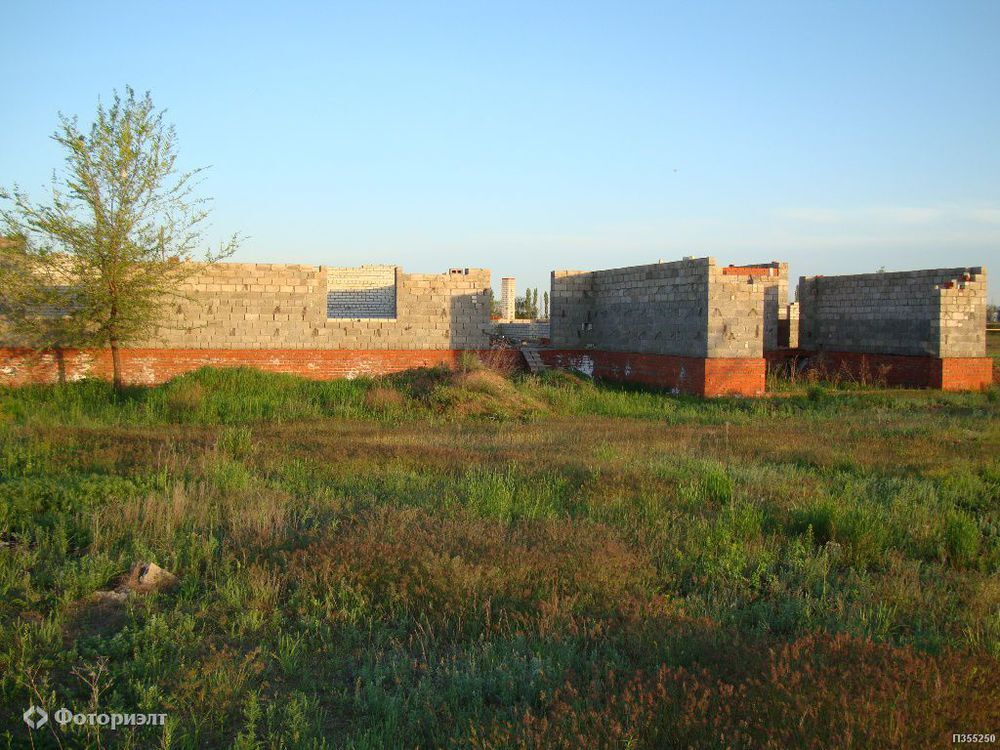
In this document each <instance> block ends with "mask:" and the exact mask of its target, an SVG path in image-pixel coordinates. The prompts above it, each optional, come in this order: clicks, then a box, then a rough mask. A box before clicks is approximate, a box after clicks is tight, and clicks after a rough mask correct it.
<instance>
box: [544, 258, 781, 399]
mask: <svg viewBox="0 0 1000 750" xmlns="http://www.w3.org/2000/svg"><path fill="white" fill-rule="evenodd" d="M781 270H782V269H781V266H780V264H765V265H760V266H743V267H736V266H726V267H721V266H718V265H717V264H716V262H715V260H714V259H713V258H697V259H685V260H681V261H676V262H673V263H653V264H650V265H645V266H630V267H626V268H613V269H609V270H603V271H553V272H552V311H551V316H550V317H551V322H550V325H551V334H550V335H551V347H552V348H551V349H547V350H542V351H541V352H540V356H541V357H542V360H543V361H544V362H545V363H546V364H547V365H551V366H559V367H571V368H575V369H578V370H581V371H584V372H587V373H588V374H591V375H595V376H598V377H602V378H606V379H609V380H620V381H627V382H637V383H644V384H647V385H653V386H657V387H661V388H669V389H672V390H676V391H679V392H683V393H695V394H699V395H704V396H716V395H724V394H740V395H758V394H761V393H763V392H764V376H765V360H764V335H765V328H766V322H765V308H766V305H765V298H766V296H767V294H766V290H767V289H769V288H772V287H776V286H777V279H778V277H779V276H780V274H781ZM785 285H786V288H787V271H786V276H785ZM773 325H774V329H775V332H776V330H777V307H774V321H773Z"/></svg>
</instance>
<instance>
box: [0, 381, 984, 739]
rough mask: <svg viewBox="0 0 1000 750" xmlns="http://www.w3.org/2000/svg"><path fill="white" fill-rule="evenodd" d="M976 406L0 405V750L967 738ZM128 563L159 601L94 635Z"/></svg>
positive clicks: (781, 402)
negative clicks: (148, 577)
mask: <svg viewBox="0 0 1000 750" xmlns="http://www.w3.org/2000/svg"><path fill="white" fill-rule="evenodd" d="M998 417H1000V398H998V397H997V392H996V391H995V390H993V391H990V392H986V393H975V394H942V393H935V392H913V391H881V392H869V391H860V390H854V391H851V390H837V389H832V388H824V387H821V386H810V387H805V386H802V387H800V386H789V387H787V388H785V389H784V390H783V392H782V393H781V394H780V396H778V397H774V398H769V399H759V400H739V399H720V400H714V401H701V400H698V399H693V398H686V397H680V396H670V395H666V394H658V393H650V392H643V391H638V390H628V389H619V388H611V387H606V386H598V385H594V384H593V383H590V382H588V381H585V380H582V379H577V378H575V377H572V376H569V375H565V374H558V373H547V374H546V375H545V376H544V377H541V378H538V377H524V378H518V379H515V380H514V381H511V380H509V379H507V378H504V377H502V376H500V375H497V374H495V373H492V372H489V371H481V370H478V371H477V370H474V369H471V368H470V370H469V371H468V372H464V373H459V374H449V373H446V372H444V371H440V370H434V371H424V372H420V373H410V374H406V375H402V376H397V377H394V378H390V379H385V380H380V381H368V380H356V381H350V382H348V381H339V382H327V383H316V382H309V381H304V380H299V379H297V378H294V377H290V376H287V377H286V376H277V375H264V374H261V373H257V372H253V371H249V370H230V371H211V370H204V371H200V372H197V373H193V374H191V375H187V376H184V377H182V378H179V379H178V380H175V381H173V382H172V383H169V384H167V385H165V386H161V387H158V388H153V389H139V388H137V389H133V390H130V391H127V392H125V393H123V394H119V395H116V394H114V393H113V392H112V391H111V390H110V388H109V387H108V386H107V385H105V384H103V383H98V382H81V383H76V384H70V385H66V386H61V387H55V386H44V387H42V386H39V387H30V388H25V389H20V390H2V389H0V540H2V547H0V709H2V711H3V716H4V717H5V718H4V721H3V723H2V724H0V726H2V727H3V730H0V746H2V745H3V744H7V745H9V746H10V747H23V746H26V745H27V743H28V741H29V740H28V736H29V735H28V730H27V727H26V726H25V725H24V724H23V723H22V721H21V719H20V717H21V714H22V712H23V711H24V710H25V709H26V708H27V707H28V706H29V705H30V704H32V703H34V704H37V705H44V706H46V707H48V708H50V710H51V709H52V707H59V706H65V707H68V708H70V709H72V710H74V711H77V712H84V713H92V712H140V711H142V712H151V713H158V712H161V713H166V714H167V715H168V718H167V722H166V725H165V726H163V727H148V726H147V727H124V728H118V729H117V730H115V731H113V732H112V731H110V730H109V729H108V728H107V727H92V726H89V725H84V726H76V725H73V724H70V725H68V726H65V727H59V726H53V725H54V722H51V721H50V723H49V725H48V726H46V727H45V728H43V729H41V730H35V731H34V732H33V733H32V735H31V741H32V742H33V744H34V746H35V747H56V746H60V745H61V746H63V747H81V746H82V747H134V748H145V747H163V748H166V747H172V748H204V747H236V748H281V747H283V748H299V747H304V748H320V747H331V748H332V747H348V748H381V747H416V746H419V747H474V748H500V747H539V748H541V747H545V748H548V747H565V748H573V747H584V746H585V747H616V748H662V747H719V748H723V747H741V748H742V747H770V748H788V747H817V748H819V747H824V748H826V747H838V748H840V747H872V748H875V747H945V746H951V733H952V732H998V731H1000V718H998V716H1000V714H998V711H1000V669H998V666H1000V663H998V662H1000V419H998ZM136 561H154V562H156V563H157V564H159V565H161V566H162V567H164V568H166V569H167V570H169V571H171V572H173V573H175V574H176V575H177V576H178V577H179V585H178V586H177V587H176V588H174V589H172V590H169V591H162V592H160V593H151V594H147V595H138V594H135V595H131V596H129V597H128V598H127V599H126V600H125V601H124V602H122V603H117V604H116V603H108V602H105V601H103V600H97V599H95V592H98V591H101V590H104V589H107V588H109V586H110V585H111V584H110V583H109V582H111V581H113V580H115V579H116V577H119V576H121V575H122V574H124V573H126V572H127V571H128V570H129V569H130V568H131V566H132V565H133V563H135V562H136Z"/></svg>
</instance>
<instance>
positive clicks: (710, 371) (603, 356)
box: [538, 349, 766, 396]
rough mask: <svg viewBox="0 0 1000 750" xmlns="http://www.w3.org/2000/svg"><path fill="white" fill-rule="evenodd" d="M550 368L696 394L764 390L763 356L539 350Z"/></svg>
mask: <svg viewBox="0 0 1000 750" xmlns="http://www.w3.org/2000/svg"><path fill="white" fill-rule="evenodd" d="M538 353H539V355H540V356H541V358H542V361H543V362H545V364H547V365H549V366H550V367H562V368H566V369H573V370H580V371H581V372H585V373H587V374H588V375H592V376H594V377H597V378H602V379H604V380H611V381H617V382H625V383H638V384H641V385H648V386H654V387H656V388H668V389H670V390H676V391H678V392H680V393H691V394H695V395H698V396H726V395H740V396H759V395H761V394H763V393H764V375H765V370H766V366H765V361H764V359H763V358H751V359H738V358H713V359H706V358H705V357H677V356H671V355H666V354H638V353H632V352H605V351H597V350H590V349H542V350H539V352H538Z"/></svg>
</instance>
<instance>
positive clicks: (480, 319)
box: [0, 258, 993, 396]
mask: <svg viewBox="0 0 1000 750" xmlns="http://www.w3.org/2000/svg"><path fill="white" fill-rule="evenodd" d="M179 291H180V294H179V296H178V299H177V301H172V302H171V303H170V304H164V306H163V312H162V322H161V324H160V325H159V326H158V327H157V328H156V330H155V332H154V334H153V335H152V336H151V337H150V338H149V340H147V341H142V342H137V343H134V344H132V345H130V346H129V347H128V348H126V349H123V351H122V362H123V371H124V377H125V380H126V381H127V382H129V383H133V384H156V383H161V382H164V381H166V380H169V379H170V378H172V377H175V376H177V375H180V374H183V373H185V372H188V371H191V370H194V369H197V368H200V367H203V366H216V367H228V366H239V365H247V366H252V367H257V368H260V369H263V370H268V371H274V372H288V373H294V374H298V375H302V376H305V377H309V378H316V379H332V378H350V377H358V376H374V375H383V374H387V373H392V372H398V371H401V370H407V369H412V368H417V367H430V366H436V365H447V366H454V365H455V364H456V363H457V362H458V360H459V358H460V357H461V356H463V354H464V353H470V352H471V353H475V354H478V355H484V354H485V353H491V356H494V357H496V356H497V354H496V352H497V351H498V350H502V351H503V352H505V354H503V355H501V356H504V357H507V358H509V359H510V361H511V362H512V363H514V364H515V365H517V366H519V367H522V368H523V369H525V370H530V371H532V372H537V371H539V370H541V369H544V368H565V369H571V370H576V371H579V372H581V373H584V374H586V375H588V376H592V377H594V378H599V379H602V380H607V381H616V382H625V383H636V384H641V385H645V386H651V387H656V388H662V389H667V390H670V391H673V392H678V393H688V394H696V395H700V396H727V395H740V396H760V395H763V394H764V393H765V390H766V376H767V373H768V368H771V371H773V372H782V371H784V372H795V371H798V370H801V369H803V368H816V367H821V368H823V369H824V370H826V371H830V372H840V373H850V374H853V375H854V376H857V377H862V378H863V377H873V378H877V379H878V382H880V383H882V384H885V385H894V386H908V387H921V388H937V389H943V390H976V389H981V388H984V387H986V386H988V385H990V384H991V383H992V381H993V372H992V360H991V359H990V358H988V357H987V354H986V299H987V295H986V270H985V269H984V268H982V267H958V268H935V269H922V270H914V271H904V272H879V273H871V274H859V275H846V276H803V277H801V278H800V279H799V281H798V285H797V288H796V289H795V290H794V295H793V297H794V298H792V299H790V289H789V278H788V264H787V263H783V262H767V263H759V264H753V265H740V266H737V265H720V264H719V263H717V262H716V260H715V259H714V258H685V259H683V260H678V261H673V262H659V263H652V264H649V265H639V266H628V267H624V268H612V269H604V270H589V271H580V270H555V271H552V272H551V286H550V290H549V292H550V295H551V311H550V314H549V317H548V319H518V318H517V317H516V316H515V309H514V300H515V296H516V281H515V279H513V278H512V277H505V278H504V279H503V282H502V286H501V293H500V297H499V300H497V301H494V299H493V292H492V288H491V278H490V271H488V270H485V269H478V268H452V269H449V270H448V271H447V272H445V273H441V274H411V273H406V272H405V271H404V270H403V268H401V267H400V266H396V265H391V264H390V265H363V266H360V267H355V268H338V267H329V266H315V265H285V264H246V263H216V264H211V265H205V266H203V267H199V268H198V270H197V272H196V273H195V274H194V275H192V276H191V277H190V278H189V279H188V280H187V281H186V282H185V284H184V288H183V289H181V290H179ZM0 347H3V348H0V383H3V384H14V385H16V384H23V383H30V382H51V381H53V380H55V379H56V378H57V377H60V376H62V377H65V378H66V379H69V380H78V379H81V378H85V377H98V378H106V377H109V373H110V369H111V363H110V357H109V354H108V353H107V352H105V351H103V350H75V349H67V350H65V351H58V352H54V351H35V350H31V349H28V348H26V347H24V346H23V344H19V342H18V341H17V340H15V339H14V338H12V337H11V336H9V335H7V336H5V335H4V333H3V329H2V319H0Z"/></svg>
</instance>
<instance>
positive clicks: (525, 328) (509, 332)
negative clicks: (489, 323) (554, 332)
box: [493, 320, 549, 341]
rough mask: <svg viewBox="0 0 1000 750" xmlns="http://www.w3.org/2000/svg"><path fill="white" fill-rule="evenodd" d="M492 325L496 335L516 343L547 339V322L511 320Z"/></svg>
mask: <svg viewBox="0 0 1000 750" xmlns="http://www.w3.org/2000/svg"><path fill="white" fill-rule="evenodd" d="M493 325H494V331H495V332H496V333H497V335H499V336H506V337H507V338H510V339H514V340H517V341H527V340H537V339H547V338H549V321H547V320H511V321H509V322H494V324H493Z"/></svg>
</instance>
